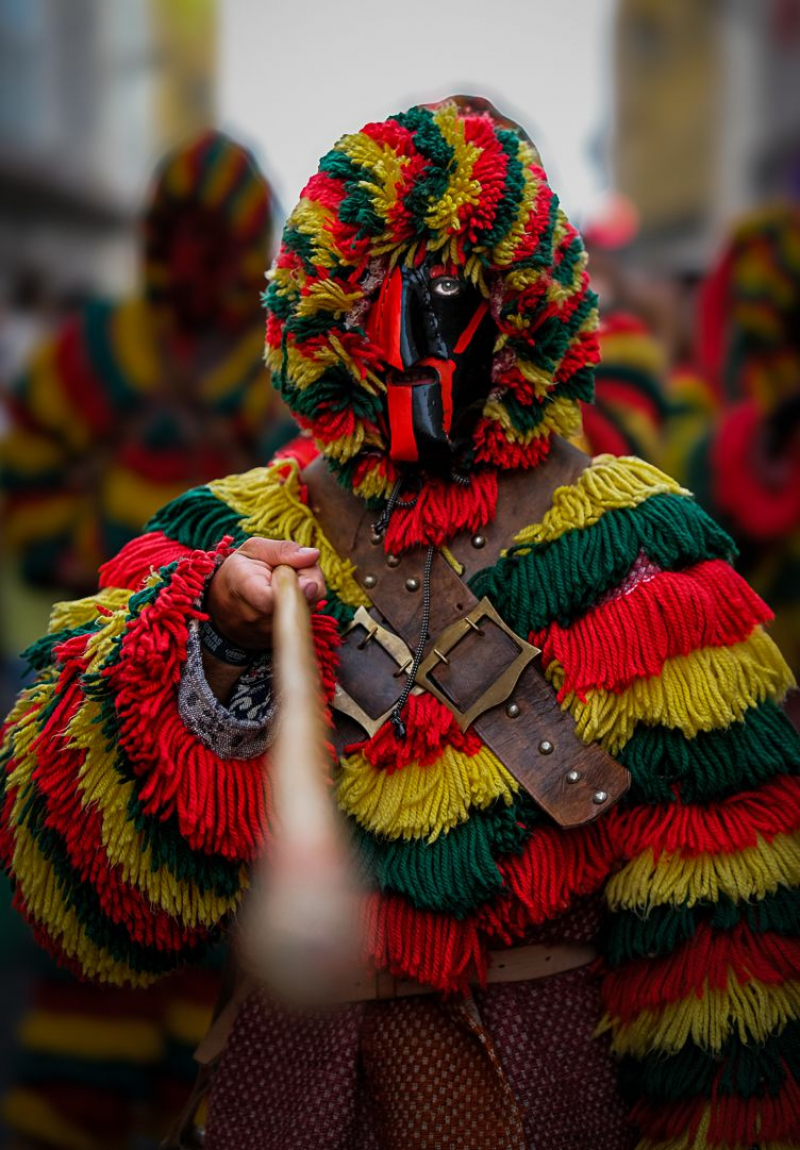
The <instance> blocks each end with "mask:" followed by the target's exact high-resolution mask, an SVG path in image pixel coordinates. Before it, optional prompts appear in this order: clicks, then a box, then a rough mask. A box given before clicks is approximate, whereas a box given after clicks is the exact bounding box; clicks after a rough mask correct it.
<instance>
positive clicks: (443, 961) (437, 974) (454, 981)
mask: <svg viewBox="0 0 800 1150" xmlns="http://www.w3.org/2000/svg"><path fill="white" fill-rule="evenodd" d="M364 910H365V930H366V948H367V953H368V956H369V957H370V958H371V959H372V960H373V961H374V963H375V965H376V966H377V967H378V969H379V970H389V971H390V972H391V973H392V974H394V975H395V976H396V977H397V978H415V979H417V980H418V981H419V982H421V983H424V984H426V985H428V986H433V987H435V989H436V990H441V991H444V992H455V991H461V992H464V991H466V990H467V988H468V985H469V983H470V981H471V980H473V979H477V980H478V981H479V982H484V981H485V980H486V964H487V956H486V948H485V947H484V946H482V945H481V942H480V939H479V935H478V930H477V928H476V924H475V921H474V920H473V919H470V918H467V919H463V920H461V921H459V920H458V919H454V918H452V917H450V916H449V915H445V914H437V913H435V912H433V911H426V910H417V909H415V908H414V907H413V906H411V904H410V903H409V902H407V901H406V900H405V899H403V898H401V896H399V895H379V894H372V895H369V896H368V898H367V899H366V900H365V907H364Z"/></svg>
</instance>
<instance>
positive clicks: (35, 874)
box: [12, 825, 158, 986]
mask: <svg viewBox="0 0 800 1150" xmlns="http://www.w3.org/2000/svg"><path fill="white" fill-rule="evenodd" d="M12 870H13V872H14V875H15V877H16V882H17V886H18V889H19V890H20V892H21V893H22V896H23V898H24V899H25V902H26V904H27V908H28V912H29V913H30V915H31V917H32V918H33V919H34V920H35V921H37V922H39V923H41V924H42V925H43V926H44V927H46V928H47V931H48V933H49V934H50V935H51V937H52V938H53V939H54V940H55V941H56V942H59V940H60V942H59V945H60V947H61V949H62V950H63V951H64V953H65V954H66V955H67V956H68V957H69V958H72V959H75V960H76V961H77V962H78V963H79V964H80V967H81V969H82V970H83V972H84V974H85V975H86V977H87V978H94V979H96V980H97V981H98V982H111V983H114V984H115V985H117V986H122V985H124V984H126V983H128V984H130V985H131V986H149V985H150V984H151V983H153V982H155V981H156V979H157V978H158V975H154V974H142V973H140V972H138V971H135V970H133V969H132V968H131V967H129V966H126V965H125V964H124V963H122V962H118V961H117V960H116V959H115V958H114V957H113V956H112V955H111V954H109V952H108V951H107V950H105V949H101V948H100V947H97V946H95V945H94V943H93V942H91V941H90V940H89V939H88V937H87V936H86V934H85V932H84V930H83V928H82V926H81V925H80V923H79V922H78V919H77V916H76V914H75V912H74V911H73V910H71V909H70V908H69V907H68V906H67V905H66V903H65V902H64V898H63V896H62V894H61V889H60V887H59V883H58V879H57V878H56V875H55V872H54V871H53V868H52V866H51V865H50V863H49V862H48V860H47V859H46V858H45V857H44V855H43V854H42V853H41V851H40V850H39V848H38V847H37V845H36V843H35V841H34V839H33V838H32V836H31V835H30V834H29V832H28V830H27V828H26V827H25V826H23V825H17V828H16V831H15V844H14V858H13V862H12Z"/></svg>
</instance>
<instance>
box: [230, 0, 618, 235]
mask: <svg viewBox="0 0 800 1150" xmlns="http://www.w3.org/2000/svg"><path fill="white" fill-rule="evenodd" d="M613 7H614V0H500V2H499V3H498V2H497V0H494V2H492V0H221V3H220V49H219V50H220V61H219V62H220V70H219V77H220V103H219V111H220V123H221V125H222V126H223V127H224V128H226V129H227V130H228V131H230V132H231V134H233V135H235V136H238V137H239V138H240V139H241V140H242V141H243V142H245V143H248V144H249V145H250V146H251V147H253V148H254V149H255V151H256V153H257V155H258V158H259V160H260V161H261V162H262V164H263V165H264V167H265V169H266V171H267V173H268V175H269V176H270V178H271V179H272V181H273V183H274V185H275V187H276V190H277V192H278V195H279V197H280V200H281V203H282V205H283V207H284V209H286V210H287V211H288V210H290V209H291V207H292V206H293V205H294V203H295V202H296V200H297V198H298V196H299V193H300V190H301V188H302V186H303V184H304V183H305V182H306V180H307V179H308V177H309V176H310V175H311V174H312V172H313V171H314V170H315V169H316V166H317V162H318V160H319V158H320V156H321V155H323V154H324V153H325V152H326V151H327V150H328V149H329V148H330V147H331V145H332V144H333V143H334V142H335V141H336V140H337V139H338V137H339V136H341V135H343V134H344V133H345V132H352V131H357V130H358V129H359V128H360V127H361V126H362V125H363V124H365V123H366V122H368V121H370V120H378V119H383V118H384V117H385V116H387V115H390V114H391V113H392V112H399V111H402V110H404V109H405V108H407V107H410V106H411V105H412V104H414V103H416V102H418V101H422V100H432V99H441V98H442V97H443V96H447V95H450V94H452V93H453V92H469V93H474V94H477V95H484V96H488V97H489V98H490V99H491V100H492V102H493V103H494V104H495V105H496V106H497V107H498V108H499V109H501V110H502V111H506V112H507V113H508V114H509V115H510V116H511V117H512V118H513V119H515V120H518V121H519V122H520V123H521V124H523V125H524V127H525V128H526V129H527V130H528V132H529V134H530V135H531V136H532V137H533V139H534V140H535V141H536V143H537V145H538V146H539V150H540V151H541V153H542V157H543V161H544V165H545V168H546V169H547V171H548V175H549V177H550V181H551V183H552V184H553V185H554V187H555V189H556V191H557V192H558V193H559V195H560V196H561V198H562V201H563V202H564V205H565V207H566V209H567V212H568V213H569V214H570V215H571V216H572V217H573V218H574V219H575V221H576V222H578V223H580V222H581V219H582V218H583V216H584V215H585V213H586V211H587V210H589V209H590V205H591V203H592V201H593V199H595V198H596V196H597V195H598V194H599V192H600V190H601V189H602V187H603V185H604V182H605V176H604V173H603V171H602V167H601V166H600V165H598V162H597V158H596V153H597V148H598V144H600V145H602V144H603V142H604V133H605V130H606V124H607V118H608V112H609V106H610V98H611V92H610V86H609V85H610V72H611V69H610V47H611V41H610V33H611V29H610V23H611V16H612V13H613ZM593 152H594V156H593Z"/></svg>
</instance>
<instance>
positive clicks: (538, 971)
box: [344, 943, 599, 1002]
mask: <svg viewBox="0 0 800 1150" xmlns="http://www.w3.org/2000/svg"><path fill="white" fill-rule="evenodd" d="M598 954H599V952H598V950H597V947H595V946H592V945H591V943H563V944H561V945H559V946H540V945H537V944H531V945H529V946H515V947H511V948H510V949H508V950H490V951H489V970H488V973H487V978H486V981H487V982H488V983H489V984H492V983H498V982H530V981H531V980H533V979H537V978H549V977H550V975H553V974H563V973H564V971H566V970H575V969H576V968H577V967H579V966H586V965H587V964H588V963H590V962H594V960H595V959H596V958H597V957H598ZM438 993H439V991H437V990H436V989H435V988H434V987H432V986H426V985H424V984H423V983H419V982H416V981H415V980H414V979H413V978H395V977H394V976H393V975H391V974H389V972H388V971H386V970H379V971H376V972H375V973H374V974H372V975H365V976H363V977H361V978H359V979H357V980H356V981H355V982H354V983H353V985H352V986H351V987H349V988H348V989H347V990H346V991H345V998H344V1001H346V1002H369V1001H376V1002H385V1001H388V1000H389V999H393V998H414V997H416V996H417V995H428V994H438Z"/></svg>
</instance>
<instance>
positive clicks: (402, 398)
mask: <svg viewBox="0 0 800 1150" xmlns="http://www.w3.org/2000/svg"><path fill="white" fill-rule="evenodd" d="M411 391H412V389H411V388H410V387H403V386H402V385H401V384H397V385H395V386H392V385H390V386H389V387H387V389H386V400H387V404H388V409H389V438H390V441H391V442H390V449H389V454H390V455H391V457H392V459H395V460H397V462H398V463H416V462H417V460H418V459H419V452H418V451H417V441H416V439H415V438H414V419H413V414H412V407H411Z"/></svg>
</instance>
